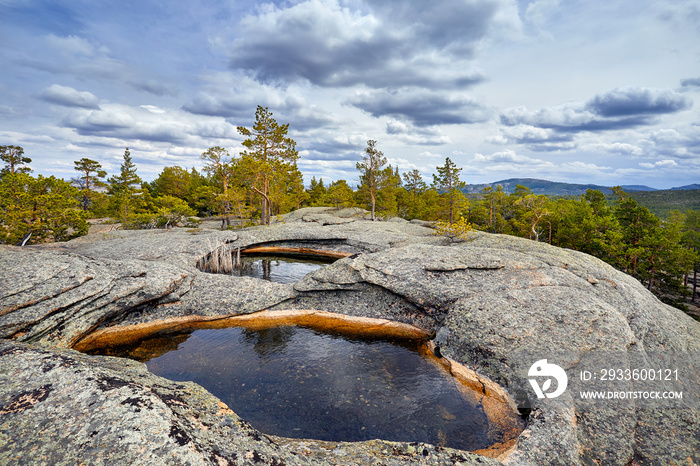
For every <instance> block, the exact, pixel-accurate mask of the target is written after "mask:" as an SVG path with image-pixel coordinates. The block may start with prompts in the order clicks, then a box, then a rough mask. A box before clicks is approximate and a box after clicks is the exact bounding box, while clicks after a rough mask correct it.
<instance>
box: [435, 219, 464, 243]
mask: <svg viewBox="0 0 700 466" xmlns="http://www.w3.org/2000/svg"><path fill="white" fill-rule="evenodd" d="M473 230H474V227H473V226H472V224H471V223H469V222H468V221H467V219H466V218H464V217H460V219H459V220H457V221H456V222H437V223H436V224H435V232H434V233H433V234H435V235H437V236H445V237H447V238H448V239H449V240H450V242H452V243H456V242H458V241H467V240H469V239H470V236H471V235H470V233H471V232H472V231H473Z"/></svg>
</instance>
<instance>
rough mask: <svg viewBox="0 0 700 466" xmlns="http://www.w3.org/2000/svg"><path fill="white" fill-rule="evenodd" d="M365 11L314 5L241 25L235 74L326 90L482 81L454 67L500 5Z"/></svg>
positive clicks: (370, 7) (392, 6)
mask: <svg viewBox="0 0 700 466" xmlns="http://www.w3.org/2000/svg"><path fill="white" fill-rule="evenodd" d="M362 6H364V10H365V11H364V12H361V11H359V10H356V11H351V10H350V9H349V8H342V7H341V6H340V5H339V4H338V3H337V2H335V1H326V2H322V1H319V0H309V1H306V2H301V3H298V4H296V5H293V6H291V7H289V8H286V9H278V8H272V7H270V8H268V9H267V10H265V11H262V12H260V13H259V15H258V16H248V17H246V18H244V19H243V20H242V21H241V23H240V25H239V26H240V28H241V30H240V37H239V38H238V39H236V40H235V41H234V43H233V47H232V59H231V67H232V68H234V69H243V70H247V71H249V72H251V73H253V74H254V76H255V77H256V78H257V79H258V80H260V81H262V82H288V81H293V80H296V79H305V80H308V81H309V82H311V83H313V84H316V85H319V86H324V87H338V86H350V85H356V84H364V85H366V86H368V87H371V88H384V87H391V88H398V87H402V86H420V87H428V86H429V87H431V88H440V89H454V88H462V87H464V86H467V85H470V84H473V83H475V82H479V81H480V80H481V77H480V76H479V74H478V73H475V72H474V71H473V70H470V69H469V68H468V67H466V71H461V70H464V69H465V67H452V68H451V70H448V66H449V65H450V64H454V61H455V60H459V61H463V60H464V59H469V58H471V57H472V56H473V53H474V51H473V48H474V44H475V43H476V42H477V41H478V40H480V39H481V38H483V37H484V35H485V34H486V32H487V30H488V28H489V24H490V23H491V21H492V20H493V17H494V14H495V11H496V3H495V2H492V1H486V2H478V4H476V3H473V2H465V3H460V4H459V5H455V2H450V1H447V0H443V1H432V2H424V1H402V2H398V1H397V2H367V3H366V4H364V5H362ZM441 68H443V69H441ZM455 68H457V69H460V68H461V70H460V71H456V72H455V71H454V70H455Z"/></svg>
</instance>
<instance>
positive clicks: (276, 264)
mask: <svg viewBox="0 0 700 466" xmlns="http://www.w3.org/2000/svg"><path fill="white" fill-rule="evenodd" d="M327 264H328V262H321V261H314V260H309V259H303V260H297V259H294V258H291V257H274V256H258V257H256V256H250V257H245V256H244V257H242V258H241V267H240V268H237V269H234V271H233V273H234V274H235V275H238V276H245V277H255V278H261V279H263V280H268V281H271V282H276V283H295V282H298V281H299V280H301V279H302V278H304V276H305V275H306V274H309V273H311V272H313V271H315V270H318V269H319V268H321V267H323V266H324V265H327Z"/></svg>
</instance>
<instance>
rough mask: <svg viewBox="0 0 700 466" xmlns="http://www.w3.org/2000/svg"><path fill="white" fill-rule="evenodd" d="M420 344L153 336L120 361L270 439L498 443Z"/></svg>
mask: <svg viewBox="0 0 700 466" xmlns="http://www.w3.org/2000/svg"><path fill="white" fill-rule="evenodd" d="M415 345H416V343H404V342H401V343H398V342H391V341H383V340H364V339H353V338H347V337H344V336H339V335H333V334H327V333H321V332H318V331H315V330H310V329H306V328H302V327H295V326H287V327H275V328H268V329H264V330H250V329H245V328H241V327H234V328H225V329H210V330H196V331H194V332H192V333H191V334H186V335H179V336H178V337H177V338H175V339H173V337H172V336H170V337H162V336H161V337H155V338H152V339H151V340H147V341H144V342H142V343H141V345H140V346H139V347H138V348H132V349H131V351H130V353H128V354H122V355H123V356H129V357H133V358H135V359H140V360H142V361H145V362H146V364H147V366H148V368H149V370H150V371H151V372H153V373H155V374H157V375H160V376H163V377H166V378H168V379H171V380H177V381H185V380H191V381H194V382H197V383H198V384H200V385H202V386H203V387H205V388H206V389H207V390H209V391H210V392H211V393H213V394H214V395H216V396H217V397H219V398H220V399H221V400H222V401H223V402H224V403H226V404H227V405H228V406H229V407H230V408H231V409H232V410H233V411H234V412H236V413H237V414H239V415H240V416H241V417H243V418H244V419H246V420H247V421H249V422H250V423H251V424H252V425H253V426H254V427H256V428H257V429H258V430H260V431H262V432H264V433H267V434H273V435H279V436H284V437H292V438H313V439H318V440H329V441H360V440H370V439H375V438H380V439H384V440H394V441H407V442H414V441H419V442H428V443H432V444H435V445H442V446H448V447H453V448H459V449H463V450H475V449H479V448H485V447H487V446H489V445H491V444H493V443H494V439H493V438H491V439H490V440H489V439H488V438H487V434H486V433H487V431H488V429H489V426H488V420H487V418H486V416H485V415H484V412H483V410H482V407H481V406H480V405H479V404H478V403H476V402H475V401H474V400H473V399H471V397H470V396H467V395H465V394H464V393H463V391H461V390H460V389H459V388H458V385H457V384H458V383H459V382H457V381H456V380H455V379H453V378H452V377H451V376H449V374H447V371H446V370H445V369H444V368H443V367H442V366H440V365H439V364H437V363H436V362H435V361H433V360H429V359H427V358H425V357H423V356H422V355H421V354H419V352H418V348H417V347H415ZM175 347H177V349H176V350H173V349H174V348H175ZM491 435H493V430H492V432H491Z"/></svg>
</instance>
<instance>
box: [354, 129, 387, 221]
mask: <svg viewBox="0 0 700 466" xmlns="http://www.w3.org/2000/svg"><path fill="white" fill-rule="evenodd" d="M376 145H377V141H375V140H373V139H370V140H368V141H367V147H366V148H365V154H367V155H366V156H365V157H363V158H362V161H360V162H357V163H356V164H355V168H357V170H359V172H360V182H361V184H362V185H363V186H364V187H365V188H366V189H367V191H368V192H369V195H370V201H371V203H372V221H374V219H375V212H376V204H377V193H378V192H379V190H380V189H381V188H382V185H383V184H384V181H385V179H386V175H387V173H386V171H385V170H384V168H383V167H384V165H386V163H387V160H386V157H384V153H383V152H382V151H380V150H379V149H377V148H376Z"/></svg>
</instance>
